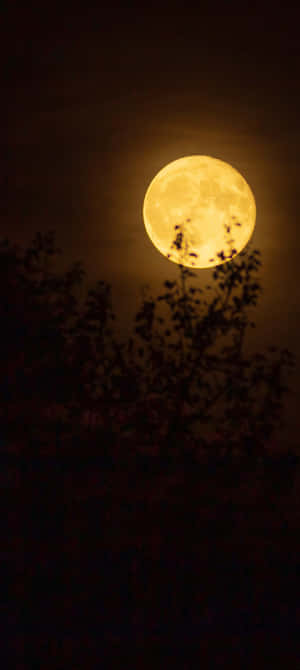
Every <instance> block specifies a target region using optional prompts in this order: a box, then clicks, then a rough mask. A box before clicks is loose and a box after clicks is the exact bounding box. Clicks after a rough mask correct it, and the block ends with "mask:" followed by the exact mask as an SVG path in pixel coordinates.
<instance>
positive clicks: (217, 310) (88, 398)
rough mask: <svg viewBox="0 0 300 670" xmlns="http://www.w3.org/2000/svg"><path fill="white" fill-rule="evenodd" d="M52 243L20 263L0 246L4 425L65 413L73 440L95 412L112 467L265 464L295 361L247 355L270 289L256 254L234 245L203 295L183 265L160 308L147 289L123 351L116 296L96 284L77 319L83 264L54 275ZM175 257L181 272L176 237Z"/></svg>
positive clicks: (272, 351) (279, 355) (49, 236)
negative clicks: (224, 460)
mask: <svg viewBox="0 0 300 670" xmlns="http://www.w3.org/2000/svg"><path fill="white" fill-rule="evenodd" d="M228 232H230V231H228ZM54 238H55V235H54V232H53V231H50V232H48V233H46V234H44V235H43V234H42V233H37V235H36V236H35V238H34V240H33V242H32V245H31V246H30V247H29V248H28V249H27V250H25V251H24V252H23V253H22V252H21V251H20V249H19V248H17V247H16V246H14V245H11V244H10V243H9V242H8V240H4V241H3V242H2V245H1V292H2V300H1V311H2V313H1V316H2V323H3V332H2V341H3V348H2V356H3V362H2V370H3V376H2V391H1V393H2V398H1V400H2V413H3V415H4V424H5V420H6V423H7V425H8V424H10V426H11V425H12V423H14V425H16V424H17V423H18V425H20V422H22V421H25V422H26V421H27V424H30V422H31V423H32V422H34V424H35V425H36V424H37V423H38V422H39V421H40V422H41V421H42V422H43V421H44V420H45V415H47V416H48V418H49V419H50V418H51V411H52V410H51V408H54V409H53V412H54V410H55V409H56V412H57V408H58V407H60V408H62V409H63V412H62V420H63V421H64V422H65V426H68V431H69V432H71V433H72V434H74V435H75V434H76V432H77V433H78V434H81V433H82V423H83V421H84V417H87V416H88V413H89V414H90V416H91V415H93V416H94V417H95V416H97V421H96V424H97V425H96V426H95V427H94V430H93V431H92V432H93V440H94V441H95V443H96V442H97V440H98V445H99V446H98V448H99V451H100V450H101V449H102V450H103V453H104V452H105V451H107V450H110V451H111V458H113V459H118V458H122V459H125V460H126V459H128V460H130V458H132V457H133V458H137V457H138V456H137V455H138V454H144V455H145V454H148V457H149V458H150V460H151V457H152V456H151V454H152V455H154V454H156V455H157V454H159V455H160V457H161V458H163V459H165V460H166V461H167V462H174V461H176V460H178V459H179V460H180V458H185V457H187V456H189V457H191V458H192V459H198V458H199V457H200V455H202V456H201V457H203V454H206V455H207V456H209V457H210V458H216V457H220V454H221V453H222V454H223V456H224V454H225V453H226V454H227V456H229V457H232V456H233V455H234V454H235V456H236V455H237V454H240V455H241V454H243V455H248V456H250V457H251V458H254V459H256V458H258V457H261V456H263V454H264V445H265V444H266V443H267V442H268V441H269V440H270V438H271V436H272V434H273V433H274V431H275V429H276V427H277V426H278V424H279V423H280V421H281V417H282V410H283V401H284V398H285V394H286V393H287V392H288V387H287V385H286V377H287V374H288V371H289V369H290V368H291V367H292V366H293V365H294V358H293V356H292V354H291V353H290V352H289V351H288V350H287V349H286V348H283V349H278V350H277V349H276V348H275V347H270V348H269V349H268V350H267V351H264V352H255V353H249V352H248V351H247V349H246V344H247V332H248V331H249V329H250V328H251V327H254V326H255V323H254V322H253V310H254V308H255V307H256V305H257V301H258V298H259V295H260V292H261V290H262V288H261V282H260V278H259V269H260V267H261V260H260V253H259V251H258V250H253V251H251V250H250V248H249V247H248V248H247V249H246V250H244V251H243V252H242V253H240V254H239V255H238V256H235V257H233V255H234V249H232V248H231V247H230V240H229V251H228V252H227V254H225V253H224V252H223V251H220V253H219V254H218V257H219V259H220V262H221V264H220V265H217V266H216V267H215V268H214V270H213V272H212V282H211V284H209V285H207V286H205V287H203V286H199V285H198V282H197V281H196V279H198V277H199V275H198V277H196V274H195V272H194V271H193V270H191V269H190V268H188V267H186V266H185V265H184V263H183V262H182V263H180V264H179V265H178V278H177V279H176V280H172V281H170V280H166V281H165V282H164V285H163V291H162V292H161V293H160V294H159V295H158V296H157V297H153V295H152V293H151V290H150V289H149V287H145V288H144V292H143V295H142V300H141V304H140V307H139V309H138V310H137V312H136V315H135V319H134V324H133V331H132V333H131V336H130V337H128V339H127V340H125V341H124V340H120V339H119V337H118V333H117V327H115V324H116V322H115V315H114V313H113V309H112V296H111V287H110V285H109V284H108V283H107V282H105V281H98V282H96V285H95V286H94V287H93V288H91V289H89V290H88V292H87V296H86V299H85V302H84V303H83V306H82V307H81V308H79V302H78V299H77V297H76V290H77V289H78V287H79V286H80V285H81V284H82V281H83V277H84V274H85V272H84V270H83V268H82V265H81V263H78V262H77V263H75V264H73V265H72V267H71V268H70V269H69V270H68V271H67V272H65V273H57V272H55V271H54V270H53V267H52V264H53V257H54V256H55V255H56V254H57V253H58V252H59V250H58V249H57V248H56V247H55V239H54ZM172 249H176V252H178V250H179V251H180V253H181V254H182V261H184V258H185V255H186V254H188V253H189V251H188V248H187V247H186V244H185V240H184V234H183V230H182V229H180V227H179V226H177V227H176V228H175V231H174V243H173V245H172V248H171V250H170V255H171V254H172ZM28 399H29V403H28ZM30 407H31V409H30ZM16 413H17V415H18V417H19V418H18V422H16ZM54 413H55V412H54ZM10 415H11V417H12V420H9V416H10ZM43 417H44V418H43ZM85 420H86V419H85ZM85 439H86V438H85ZM90 439H91V438H90Z"/></svg>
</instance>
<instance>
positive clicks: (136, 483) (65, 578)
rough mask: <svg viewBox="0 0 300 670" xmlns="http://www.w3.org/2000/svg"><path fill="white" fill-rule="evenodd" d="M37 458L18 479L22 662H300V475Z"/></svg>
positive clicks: (16, 558)
mask: <svg viewBox="0 0 300 670" xmlns="http://www.w3.org/2000/svg"><path fill="white" fill-rule="evenodd" d="M28 455H29V452H28V450H27V452H26V454H25V453H23V454H22V453H21V452H20V450H19V452H18V453H17V452H15V453H13V451H12V452H11V453H10V455H7V456H6V458H7V468H6V472H7V473H8V474H7V475H5V476H4V482H5V488H6V492H7V502H8V507H7V510H8V514H7V529H6V534H7V536H8V537H10V538H11V542H10V545H11V546H10V556H11V557H13V558H12V561H9V562H10V563H12V564H13V567H15V568H16V572H15V574H16V579H15V591H16V594H15V595H16V597H17V598H16V599H11V600H9V601H8V604H7V616H6V621H7V624H8V632H7V639H8V641H9V645H10V652H9V653H10V659H12V658H13V657H14V658H15V656H16V654H17V661H16V662H15V661H14V662H13V665H12V667H15V668H23V667H32V668H36V667H37V668H43V670H48V668H49V670H50V668H51V669H52V668H53V669H54V668H55V669H56V668H61V669H65V668H72V669H73V670H76V669H77V668H78V669H81V668H84V669H85V670H87V669H88V668H106V667H122V668H157V667H162V668H168V667H174V666H175V667H179V668H190V667H191V668H192V667H199V668H201V667H204V668H214V667H216V668H219V667H220V668H224V667H230V668H232V667H241V668H254V667H255V668H268V667H270V666H271V667H272V666H273V664H274V665H275V664H276V667H279V668H281V667H282V668H296V667H298V663H299V660H300V656H299V651H300V644H299V630H300V598H299V595H300V590H299V584H300V560H299V546H300V542H299V504H298V506H297V480H296V479H295V481H294V482H292V483H290V485H289V486H287V487H286V489H287V490H284V487H283V490H281V489H280V487H278V485H276V479H274V477H273V479H272V481H271V477H270V476H269V475H268V476H266V475H265V476H264V478H261V479H260V480H259V481H258V477H257V475H255V476H254V475H253V473H252V474H251V475H249V473H248V475H247V476H246V475H245V472H244V471H243V472H241V471H240V470H239V469H237V468H236V469H235V470H234V471H233V470H231V471H230V474H228V475H227V476H226V477H224V473H223V474H222V473H221V471H220V468H219V469H218V468H216V467H211V466H210V467H206V469H205V468H204V467H202V469H200V467H199V466H198V468H197V467H195V466H193V467H191V466H187V465H185V466H183V465H182V467H181V468H179V467H178V466H177V470H176V469H175V470H174V469H173V472H172V471H171V472H170V471H167V470H164V471H162V470H161V471H160V470H159V468H158V467H157V468H156V470H155V468H153V469H151V470H150V468H149V466H148V467H147V468H146V467H145V466H144V467H142V466H141V464H139V466H138V465H137V464H136V467H135V468H133V467H131V468H127V469H126V468H123V469H122V468H120V469H119V470H118V471H116V469H115V470H112V469H109V468H107V467H106V468H105V467H103V463H100V462H99V458H98V456H97V454H95V453H94V454H91V453H90V454H88V453H87V452H86V454H85V458H84V459H83V457H82V453H81V454H79V455H78V457H77V462H76V453H75V452H72V459H71V458H70V453H68V452H66V453H62V452H60V453H56V454H49V453H48V454H46V453H44V454H41V452H40V451H39V449H37V448H36V445H34V447H32V453H31V454H30V459H29V458H28ZM298 481H299V480H298ZM16 600H17V603H18V606H17V607H15V604H14V605H13V604H12V603H13V602H14V603H15V602H16ZM3 667H4V666H3ZM5 667H6V666H5ZM9 667H11V666H10V664H9Z"/></svg>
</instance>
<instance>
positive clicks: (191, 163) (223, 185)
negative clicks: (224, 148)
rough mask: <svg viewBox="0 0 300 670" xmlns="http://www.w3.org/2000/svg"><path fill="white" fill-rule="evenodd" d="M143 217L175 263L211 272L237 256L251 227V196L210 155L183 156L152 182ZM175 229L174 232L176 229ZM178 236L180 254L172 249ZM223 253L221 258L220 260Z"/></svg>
mask: <svg viewBox="0 0 300 670" xmlns="http://www.w3.org/2000/svg"><path fill="white" fill-rule="evenodd" d="M143 217H144V223H145V227H146V231H147V233H148V235H149V237H150V240H151V241H152V242H153V244H154V246H155V247H156V248H157V249H158V250H159V251H160V252H161V253H162V254H163V255H164V256H166V257H168V258H169V260H171V261H173V262H174V263H182V265H185V266H188V267H194V268H209V267H213V266H215V265H220V264H221V263H224V262H226V260H227V261H228V259H229V251H230V250H231V253H230V259H231V258H233V257H234V256H236V255H237V254H239V253H240V252H241V251H242V249H243V248H244V247H245V246H246V244H247V243H248V241H249V239H250V237H251V235H252V233H253V230H254V226H255V217H256V206H255V199H254V195H253V193H252V191H251V189H250V186H249V185H248V183H247V182H246V180H245V178H244V177H242V175H241V174H240V173H239V172H238V171H237V170H236V169H235V168H233V167H232V166H231V165H229V164H228V163H225V162H224V161H221V160H219V159H218V158H211V157H210V156H186V157H183V158H179V159H178V160H175V161H173V162H172V163H169V164H168V165H166V166H165V167H164V168H162V170H160V171H159V172H158V173H157V175H156V176H155V177H154V179H153V180H152V181H151V183H150V185H149V187H148V189H147V191H146V195H145V199H144V206H143ZM175 227H176V228H175ZM179 232H181V233H182V235H183V236H182V239H183V242H184V244H183V245H182V248H181V249H178V248H177V247H176V246H175V247H174V246H173V248H171V246H172V243H173V242H174V240H175V238H176V233H177V234H178V233H179ZM221 252H223V253H224V254H225V260H224V257H222V258H220V257H218V253H221Z"/></svg>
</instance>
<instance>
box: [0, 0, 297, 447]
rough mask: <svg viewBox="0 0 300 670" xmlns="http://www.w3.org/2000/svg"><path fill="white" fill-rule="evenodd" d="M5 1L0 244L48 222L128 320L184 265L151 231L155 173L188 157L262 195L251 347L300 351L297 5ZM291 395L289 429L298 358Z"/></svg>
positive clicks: (67, 254)
mask: <svg viewBox="0 0 300 670" xmlns="http://www.w3.org/2000/svg"><path fill="white" fill-rule="evenodd" d="M120 4H121V3H120ZM12 5H13V3H10V5H9V8H8V9H7V10H6V11H4V13H3V17H2V19H1V22H2V31H3V34H2V38H1V50H2V54H1V60H2V64H4V81H3V83H2V87H1V88H2V109H1V118H2V123H1V126H2V127H1V130H2V150H1V153H2V160H1V166H2V167H1V177H2V178H1V183H2V187H3V191H2V196H1V202H2V220H1V230H2V234H3V236H4V235H9V237H10V238H11V239H13V240H14V241H18V242H24V243H27V242H28V243H29V242H30V240H31V239H32V237H33V235H34V233H35V232H36V231H37V230H48V229H49V228H52V229H55V230H56V232H57V242H58V244H59V246H61V247H62V249H63V250H64V258H63V260H64V261H66V262H69V261H70V262H71V261H73V260H77V259H79V258H80V259H82V260H83V262H84V264H85V267H86V269H87V271H88V275H89V278H90V279H91V280H93V279H98V278H106V279H108V280H109V281H111V282H112V284H113V287H114V290H115V299H116V304H122V309H123V313H124V314H125V313H127V311H128V312H129V313H130V310H132V309H133V308H134V305H135V300H136V295H137V292H138V290H139V287H140V286H141V284H142V283H143V282H150V283H152V284H153V285H154V286H158V284H159V282H160V281H162V280H163V279H164V278H166V277H167V276H168V277H173V276H174V273H175V272H176V267H175V266H174V265H173V264H172V263H170V262H169V261H168V260H166V259H165V258H164V257H163V256H161V255H160V254H159V253H158V252H157V251H156V249H155V248H154V247H153V246H152V244H151V242H150V240H148V238H147V236H146V233H145V230H144V226H143V222H142V203H143V198H144V194H145V191H146V188H147V186H148V184H149V182H150V180H151V179H152V178H153V176H154V175H155V174H156V173H157V172H158V170H159V169H160V168H161V167H163V166H164V165H165V164H167V163H168V162H170V161H172V160H175V159H176V158H179V157H181V156H185V155H190V154H206V155H211V156H214V157H217V158H220V159H222V160H224V161H226V162H228V163H231V164H232V165H233V166H234V167H235V168H236V169H238V170H239V171H240V172H241V173H242V174H243V175H244V177H245V178H246V179H247V181H248V183H249V184H250V186H251V188H252V190H253V192H254V195H255V198H256V204H257V225H256V229H255V233H254V236H253V243H254V246H256V247H257V248H259V249H260V250H261V252H262V260H263V270H262V279H263V288H264V294H263V297H262V299H261V302H260V305H259V307H258V309H257V324H258V327H257V331H255V337H256V342H257V346H258V345H259V346H263V345H264V344H265V343H267V342H270V343H272V344H279V345H282V346H287V347H289V348H290V349H292V350H293V351H295V353H298V354H300V344H299V326H300V306H299V303H300V300H299V298H300V290H299V266H300V257H299V251H300V235H299V211H298V210H299V203H300V196H299V193H300V189H299V184H298V181H299V168H300V159H299V153H300V130H299V118H300V92H299V69H300V68H299V63H300V41H299V20H300V19H299V17H300V14H297V10H296V9H292V8H289V7H283V6H282V5H281V6H277V5H275V4H274V5H273V8H271V7H270V4H268V9H267V8H264V6H263V4H262V3H256V4H255V3H252V4H251V8H250V6H249V7H248V8H247V6H246V4H245V3H235V2H232V3H220V7H219V6H218V3H205V8H203V6H202V8H201V3H199V8H198V10H196V9H195V10H191V9H189V8H188V7H185V6H184V3H176V2H173V3H171V4H170V5H169V6H168V3H157V7H156V8H155V6H153V5H152V8H151V9H148V10H147V9H142V7H141V5H139V7H138V8H136V7H134V6H133V5H132V6H131V8H130V9H128V8H124V7H122V6H121V7H118V6H117V5H116V4H114V5H113V6H112V7H111V9H105V10H100V9H98V10H95V9H87V8H86V7H85V6H84V5H82V6H81V8H80V9H79V8H78V5H77V6H76V5H75V4H74V5H73V13H69V12H67V11H65V10H64V9H63V7H62V5H61V4H60V5H57V6H56V5H55V4H52V5H51V7H50V6H48V5H47V6H46V7H44V6H43V7H41V6H40V5H39V6H38V5H37V7H36V9H32V10H30V12H29V10H28V9H27V8H23V9H17V8H16V7H14V6H12ZM31 6H32V5H31ZM209 273H210V271H208V270H202V271H199V277H200V280H201V281H202V280H203V282H204V283H206V281H207V278H208V277H209ZM294 389H295V393H296V395H295V396H294V398H293V399H292V400H291V403H290V407H289V410H288V417H289V418H288V421H289V433H290V434H291V435H295V434H296V431H297V428H298V414H297V407H298V404H299V397H300V374H299V364H298V369H297V372H296V374H295V380H294Z"/></svg>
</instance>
